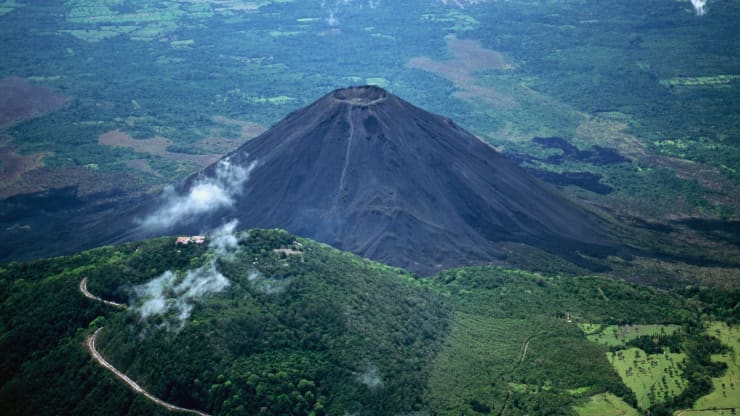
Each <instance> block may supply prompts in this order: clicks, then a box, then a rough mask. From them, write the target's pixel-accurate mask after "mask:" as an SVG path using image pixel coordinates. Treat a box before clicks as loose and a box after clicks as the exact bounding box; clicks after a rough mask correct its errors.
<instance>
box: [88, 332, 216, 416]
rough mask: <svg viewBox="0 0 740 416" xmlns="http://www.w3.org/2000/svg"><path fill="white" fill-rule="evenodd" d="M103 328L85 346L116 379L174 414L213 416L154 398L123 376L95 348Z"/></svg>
mask: <svg viewBox="0 0 740 416" xmlns="http://www.w3.org/2000/svg"><path fill="white" fill-rule="evenodd" d="M102 329H103V328H102V327H101V328H98V329H97V330H96V331H95V333H93V334H92V335H90V336H89V337H87V340H86V341H85V345H86V346H87V349H88V351H90V355H92V357H93V358H94V359H95V361H97V362H98V364H100V365H102V366H103V367H105V368H106V369H108V370H109V371H110V372H112V373H113V374H115V376H116V377H118V378H119V379H120V380H121V381H123V382H124V383H126V384H128V386H129V387H131V389H133V390H134V391H135V392H136V393H138V394H141V395H143V396H144V397H146V398H147V399H149V400H151V401H153V402H154V403H156V404H157V405H159V406H162V407H164V408H165V409H167V410H171V411H174V412H185V413H192V414H195V415H198V416H211V415H209V414H208V413H203V412H201V411H199V410H193V409H185V408H184V407H179V406H175V405H174V404H172V403H167V402H166V401H164V400H162V399H160V398H158V397H155V396H153V395H152V394H150V393H148V392H147V391H146V390H144V389H143V388H142V387H141V386H139V385H138V384H136V382H135V381H133V380H131V379H130V378H129V377H128V376H127V375H126V374H123V373H122V372H121V371H119V370H118V369H117V368H116V367H113V365H112V364H111V363H109V362H108V361H106V360H105V358H103V356H102V355H100V353H99V352H98V350H97V349H96V348H95V339H96V338H97V337H98V334H99V333H100V330H102Z"/></svg>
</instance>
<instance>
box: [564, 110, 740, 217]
mask: <svg viewBox="0 0 740 416" xmlns="http://www.w3.org/2000/svg"><path fill="white" fill-rule="evenodd" d="M628 127H629V125H628V124H627V123H625V122H623V121H618V120H610V119H605V118H602V117H599V116H589V115H584V118H583V121H582V122H581V124H580V125H579V126H578V128H577V129H576V140H581V141H586V142H588V143H591V144H598V145H601V146H604V147H611V148H615V149H616V150H617V151H618V152H619V153H620V154H622V155H623V156H625V157H627V158H629V159H631V160H634V161H636V162H639V163H640V164H643V165H645V166H655V167H661V168H666V169H670V170H672V171H673V172H675V174H676V176H677V177H679V178H681V179H687V180H695V181H697V182H698V183H699V184H700V185H701V186H703V187H704V188H706V189H708V190H711V191H714V192H712V193H707V196H706V198H707V200H708V201H710V202H711V203H713V204H717V205H726V206H730V207H733V208H735V209H736V210H740V189H739V188H738V187H737V186H736V185H735V184H734V183H732V181H731V180H730V179H728V178H727V177H726V176H725V175H723V174H722V172H721V171H720V170H719V169H718V168H716V167H714V166H710V165H706V164H703V163H698V162H693V161H690V160H685V159H678V158H674V157H667V156H660V155H655V154H652V153H650V152H649V151H648V149H647V148H646V147H645V145H644V144H642V143H641V142H640V140H639V139H638V138H637V137H635V136H633V135H631V134H629V133H627V132H626V130H627V128H628ZM683 217H686V215H681V214H678V216H676V215H673V216H672V217H671V218H670V219H680V218H683Z"/></svg>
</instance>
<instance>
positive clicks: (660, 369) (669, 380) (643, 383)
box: [607, 348, 687, 409]
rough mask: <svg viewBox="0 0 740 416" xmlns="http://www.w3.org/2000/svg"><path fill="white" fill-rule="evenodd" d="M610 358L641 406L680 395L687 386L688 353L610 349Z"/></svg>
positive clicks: (647, 406)
mask: <svg viewBox="0 0 740 416" xmlns="http://www.w3.org/2000/svg"><path fill="white" fill-rule="evenodd" d="M607 358H608V359H609V362H610V363H611V364H612V365H613V366H614V369H615V370H617V373H618V374H619V376H620V377H621V378H622V381H623V382H624V384H626V385H627V387H629V388H630V390H632V391H633V392H634V393H635V396H637V404H638V406H639V407H640V408H641V409H647V408H649V407H650V406H652V405H654V404H656V403H662V402H664V401H666V400H667V399H670V398H673V397H676V396H678V395H679V394H681V392H682V391H683V390H684V389H685V388H686V386H687V382H686V380H685V379H683V377H682V375H683V372H682V370H681V364H682V363H683V362H684V360H685V359H686V355H685V354H681V353H669V352H664V353H663V354H646V353H645V351H642V350H641V349H639V348H628V349H626V350H619V351H617V352H609V353H608V354H607Z"/></svg>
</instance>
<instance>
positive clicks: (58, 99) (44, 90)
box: [0, 77, 66, 127]
mask: <svg viewBox="0 0 740 416" xmlns="http://www.w3.org/2000/svg"><path fill="white" fill-rule="evenodd" d="M65 102H66V97H64V96H63V95H61V94H59V93H57V92H55V91H54V90H52V89H51V88H49V87H43V86H36V85H32V84H31V83H29V82H28V81H26V80H25V79H23V78H19V77H8V78H3V79H0V127H5V126H8V125H11V124H13V123H16V122H18V121H23V120H28V119H30V118H33V117H38V116H41V115H43V114H46V113H48V112H50V111H54V110H56V109H58V108H60V107H62V106H63V105H64V103H65Z"/></svg>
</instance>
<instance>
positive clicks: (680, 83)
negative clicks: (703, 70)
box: [660, 74, 740, 87]
mask: <svg viewBox="0 0 740 416" xmlns="http://www.w3.org/2000/svg"><path fill="white" fill-rule="evenodd" d="M738 78H740V75H728V74H722V75H714V76H706V77H676V78H670V79H662V80H660V85H662V86H664V87H722V86H726V87H729V84H730V83H731V82H732V81H734V80H736V79H738Z"/></svg>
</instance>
